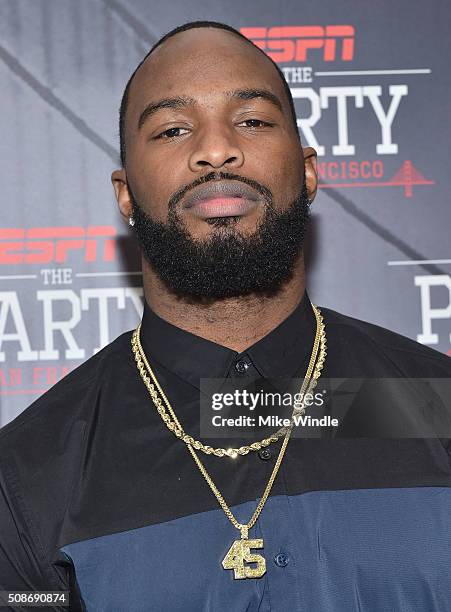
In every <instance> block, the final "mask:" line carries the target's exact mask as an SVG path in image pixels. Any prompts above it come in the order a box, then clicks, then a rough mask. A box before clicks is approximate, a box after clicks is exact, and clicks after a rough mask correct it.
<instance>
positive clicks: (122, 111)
mask: <svg viewBox="0 0 451 612" xmlns="http://www.w3.org/2000/svg"><path fill="white" fill-rule="evenodd" d="M193 28H219V29H221V30H227V31H228V32H232V33H233V34H236V35H237V36H239V37H240V38H242V39H243V40H245V41H246V42H248V43H249V44H250V45H253V46H254V47H255V48H256V49H258V50H259V51H260V52H261V53H263V55H264V56H265V57H266V58H268V59H269V61H270V62H272V63H273V64H274V66H275V68H276V70H277V73H278V74H279V76H280V78H281V79H282V83H283V87H284V90H285V94H286V96H287V99H288V103H289V105H290V110H291V116H292V119H293V124H294V128H295V130H296V134H297V136H298V138H299V130H298V125H297V118H296V110H295V108H294V102H293V96H292V95H291V91H290V87H289V85H288V83H287V81H286V79H285V77H284V75H283V72H282V71H281V70H280V68H279V66H278V65H277V64H276V62H275V61H274V60H273V59H271V58H270V57H269V55H267V54H266V53H265V52H264V51H262V50H261V49H260V48H259V47H257V46H256V45H254V43H253V42H252V41H251V40H249V38H246V36H244V35H243V34H241V32H239V31H238V30H236V29H235V28H232V26H229V25H227V24H225V23H220V22H218V21H189V22H188V23H184V24H183V25H181V26H178V27H177V28H174V29H173V30H171V31H170V32H168V33H167V34H165V35H164V36H163V37H162V38H160V40H159V41H158V42H156V43H155V44H154V45H153V47H152V48H151V49H150V51H149V52H148V53H147V55H145V57H144V58H143V59H142V60H141V62H140V63H139V64H138V65H137V67H136V68H135V70H134V71H133V73H132V75H131V77H130V78H129V80H128V82H127V85H126V86H125V89H124V93H123V94H122V100H121V105H120V108H119V142H120V154H121V164H122V167H123V168H124V167H125V117H126V114H127V106H128V100H129V94H130V86H131V83H132V81H133V78H134V76H135V74H136V73H137V71H138V70H139V68H140V67H141V65H142V64H143V63H144V62H145V61H146V59H147V58H148V57H149V55H150V54H151V53H152V52H153V51H154V50H155V49H156V48H157V47H159V46H160V45H161V44H162V43H164V42H165V41H166V40H168V38H172V36H175V35H176V34H178V33H179V32H184V31H185V30H192V29H193Z"/></svg>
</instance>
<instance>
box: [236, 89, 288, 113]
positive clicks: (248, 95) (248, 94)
mask: <svg viewBox="0 0 451 612" xmlns="http://www.w3.org/2000/svg"><path fill="white" fill-rule="evenodd" d="M226 95H227V96H229V97H230V98H235V99H238V100H255V99H256V98H261V99H262V100H266V101H267V102H270V103H271V104H272V105H273V106H275V107H276V108H277V109H278V110H280V112H283V108H282V102H281V101H280V100H279V98H278V97H277V96H276V95H275V94H273V93H272V91H269V89H236V90H234V91H228V92H226Z"/></svg>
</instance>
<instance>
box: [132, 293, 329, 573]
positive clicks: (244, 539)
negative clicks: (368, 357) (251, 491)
mask: <svg viewBox="0 0 451 612" xmlns="http://www.w3.org/2000/svg"><path fill="white" fill-rule="evenodd" d="M312 307H313V310H314V313H315V317H316V335H315V340H314V343H313V349H312V354H311V357H310V361H309V365H308V368H307V372H306V375H305V378H304V381H303V384H302V387H301V393H302V392H303V391H304V392H305V389H306V388H307V387H308V388H307V393H311V392H312V391H313V389H314V388H315V387H316V384H317V382H318V378H319V377H320V375H321V370H322V368H323V364H324V359H325V347H326V333H325V327H324V323H323V319H322V315H321V312H320V310H319V309H318V308H317V307H316V306H314V305H313V304H312ZM138 330H139V328H138ZM138 330H137V331H138ZM135 333H136V332H135ZM138 333H139V331H138ZM320 345H321V346H322V348H323V355H322V360H321V362H320V358H321V352H320V356H319V357H318V359H317V356H318V349H319V346H320ZM135 357H136V354H135ZM146 361H147V360H146ZM315 364H316V365H315ZM137 366H138V369H139V365H138V360H137ZM314 368H315V369H314ZM149 369H150V366H149ZM140 374H141V376H142V378H143V380H144V377H143V374H142V373H141V370H140ZM155 380H156V378H155ZM144 382H145V381H144ZM157 384H158V383H157ZM146 386H147V385H146ZM158 387H159V385H158ZM159 388H160V387H159ZM304 397H305V395H302V398H304ZM152 399H153V396H152ZM166 401H167V403H168V404H169V402H168V400H167V399H166ZM301 403H302V406H301V408H294V410H293V414H292V418H291V424H290V425H289V426H288V427H286V428H285V429H286V433H285V438H284V440H283V443H282V446H281V449H280V451H279V455H278V457H277V461H276V463H275V465H274V469H273V471H272V473H271V476H270V478H269V481H268V484H267V485H266V488H265V490H264V492H263V495H262V497H261V499H260V501H259V503H258V505H257V507H256V509H255V511H254V514H253V515H252V517H251V519H250V520H249V522H248V523H247V524H245V525H243V524H241V523H239V522H238V521H237V520H236V518H235V516H234V514H233V512H232V511H231V510H230V508H229V506H228V505H227V503H226V501H225V499H224V498H223V496H222V495H221V492H220V491H219V489H218V488H217V486H216V485H215V483H214V482H213V479H212V478H211V476H210V475H209V473H208V472H207V470H206V468H205V466H204V464H203V463H202V461H201V460H200V459H199V457H198V456H197V453H196V451H195V450H194V448H193V446H194V445H192V444H190V443H187V446H188V450H189V451H190V453H191V455H192V457H193V459H194V461H195V462H196V465H197V467H198V468H199V470H200V472H201V474H202V476H203V477H204V478H205V480H206V481H207V483H208V485H209V487H210V489H211V490H212V492H213V494H214V495H215V497H216V499H217V500H218V502H219V505H220V506H221V508H222V510H223V511H224V513H225V515H226V516H227V518H228V519H229V521H230V522H231V523H232V525H233V526H234V527H235V528H236V529H238V530H239V531H240V533H241V538H240V539H239V540H235V541H234V542H233V544H232V545H231V547H230V548H229V550H228V552H227V554H226V556H225V557H224V559H223V560H222V567H223V568H224V569H226V570H233V571H234V578H235V579H243V578H261V577H262V576H263V575H264V574H265V573H266V560H265V558H264V557H263V556H262V555H259V554H255V553H252V552H251V550H252V549H253V548H254V549H262V548H263V547H264V544H263V538H256V539H252V540H250V539H249V529H251V528H252V527H253V526H254V525H255V523H256V522H257V519H258V517H259V516H260V513H261V511H262V510H263V507H264V505H265V503H266V501H267V499H268V497H269V494H270V492H271V489H272V486H273V484H274V481H275V479H276V476H277V473H278V471H279V468H280V466H281V464H282V460H283V457H284V454H285V450H286V448H287V445H288V441H289V439H290V436H291V432H292V429H293V426H294V421H293V417H294V415H295V414H299V413H300V412H301V411H302V410H304V399H302V400H301ZM155 405H156V406H157V408H158V405H157V404H155ZM169 406H170V404H169ZM171 414H173V418H174V421H175V423H176V424H177V426H178V427H179V428H180V429H181V426H180V423H179V421H178V419H177V417H176V415H175V413H174V412H173V410H172V408H171ZM246 563H252V564H254V565H252V566H249V565H246Z"/></svg>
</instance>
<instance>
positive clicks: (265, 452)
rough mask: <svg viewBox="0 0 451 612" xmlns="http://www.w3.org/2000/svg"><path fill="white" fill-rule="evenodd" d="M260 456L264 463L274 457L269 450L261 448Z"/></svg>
mask: <svg viewBox="0 0 451 612" xmlns="http://www.w3.org/2000/svg"><path fill="white" fill-rule="evenodd" d="M258 456H259V457H260V459H261V460H262V461H269V460H270V459H271V457H272V453H271V451H270V450H269V448H261V449H260V450H259V451H258Z"/></svg>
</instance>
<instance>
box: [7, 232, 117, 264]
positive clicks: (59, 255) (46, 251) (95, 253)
mask: <svg viewBox="0 0 451 612" xmlns="http://www.w3.org/2000/svg"><path fill="white" fill-rule="evenodd" d="M116 234H117V232H116V228H115V227H113V226H112V225H91V226H89V227H88V228H86V229H85V228H83V227H76V226H73V227H32V228H29V229H23V228H17V229H16V228H3V229H2V228H0V265H1V264H20V263H31V264H32V263H39V264H46V263H50V262H56V263H64V262H66V261H67V259H68V257H69V253H70V252H72V251H82V252H83V254H84V261H88V262H92V261H98V260H99V259H101V261H113V260H114V258H115V254H116V239H115V236H116ZM99 246H100V248H99Z"/></svg>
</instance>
